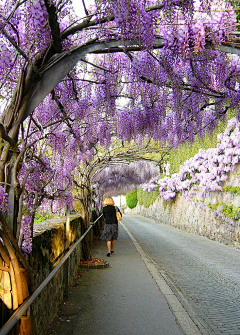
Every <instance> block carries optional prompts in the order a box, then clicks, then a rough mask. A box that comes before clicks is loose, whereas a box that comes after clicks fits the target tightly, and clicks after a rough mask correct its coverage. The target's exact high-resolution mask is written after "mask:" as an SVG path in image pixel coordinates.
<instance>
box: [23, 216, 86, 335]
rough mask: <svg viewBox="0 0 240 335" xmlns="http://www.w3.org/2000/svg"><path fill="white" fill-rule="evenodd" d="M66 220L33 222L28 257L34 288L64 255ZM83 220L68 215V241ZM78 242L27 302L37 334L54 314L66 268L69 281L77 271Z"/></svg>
mask: <svg viewBox="0 0 240 335" xmlns="http://www.w3.org/2000/svg"><path fill="white" fill-rule="evenodd" d="M65 222H66V220H65V218H63V219H53V220H49V221H45V222H42V223H40V224H36V225H34V238H33V250H32V253H31V256H30V259H29V262H30V266H31V267H32V269H33V274H34V289H36V288H37V287H38V286H39V285H40V284H41V283H42V282H43V281H44V279H45V278H46V277H47V276H48V275H49V273H50V272H51V271H52V270H53V268H54V266H56V265H57V264H58V262H59V261H60V259H61V256H62V255H64V243H65V230H64V224H65ZM82 224H83V220H82V218H81V217H80V216H76V215H75V216H71V218H70V232H69V242H70V244H71V243H74V241H77V240H78V239H79V238H80V237H81V225H82ZM81 250H82V247H81V243H80V244H79V245H78V246H77V248H76V249H75V250H74V252H73V253H72V254H71V256H70V258H69V261H68V263H65V264H64V265H63V266H62V267H61V269H60V270H59V271H58V272H57V273H56V275H55V276H54V278H53V279H52V280H51V281H50V282H49V284H48V285H47V286H46V287H45V289H44V290H43V291H42V293H41V294H40V295H39V296H38V297H37V299H36V300H35V301H34V303H33V304H32V305H31V313H32V315H33V318H34V320H35V325H34V327H35V332H36V334H38V335H44V334H46V331H47V329H48V328H49V325H50V324H51V322H52V321H53V320H54V318H55V316H56V315H57V312H58V309H59V306H60V304H61V303H62V301H63V299H64V291H65V281H66V276H65V273H64V271H68V284H69V286H71V285H72V284H73V281H74V278H76V276H77V273H78V265H79V263H80V259H81Z"/></svg>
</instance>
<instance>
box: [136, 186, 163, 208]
mask: <svg viewBox="0 0 240 335" xmlns="http://www.w3.org/2000/svg"><path fill="white" fill-rule="evenodd" d="M158 195H159V190H158V188H155V189H154V190H153V191H152V192H148V191H144V190H143V189H142V188H139V189H138V190H137V198H138V201H139V203H140V205H141V206H142V205H143V206H144V207H146V208H148V207H149V206H150V205H152V204H153V203H154V201H155V200H156V199H157V197H158Z"/></svg>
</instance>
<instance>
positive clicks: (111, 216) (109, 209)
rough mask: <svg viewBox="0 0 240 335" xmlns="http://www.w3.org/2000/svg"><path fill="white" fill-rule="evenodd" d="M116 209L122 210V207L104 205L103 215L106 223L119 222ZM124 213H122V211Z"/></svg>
mask: <svg viewBox="0 0 240 335" xmlns="http://www.w3.org/2000/svg"><path fill="white" fill-rule="evenodd" d="M116 211H118V212H120V209H119V208H118V207H115V206H110V205H107V206H104V207H103V216H104V218H105V223H106V224H117V223H118V221H117V217H116ZM120 214H121V215H122V213H121V212H120Z"/></svg>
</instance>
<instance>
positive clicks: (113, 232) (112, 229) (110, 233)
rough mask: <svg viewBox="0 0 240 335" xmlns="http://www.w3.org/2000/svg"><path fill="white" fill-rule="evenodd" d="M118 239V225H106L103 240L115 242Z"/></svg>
mask: <svg viewBox="0 0 240 335" xmlns="http://www.w3.org/2000/svg"><path fill="white" fill-rule="evenodd" d="M117 239H118V224H106V223H105V225H104V229H103V233H102V236H101V240H103V241H114V240H117Z"/></svg>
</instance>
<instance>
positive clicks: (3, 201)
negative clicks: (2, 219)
mask: <svg viewBox="0 0 240 335" xmlns="http://www.w3.org/2000/svg"><path fill="white" fill-rule="evenodd" d="M9 208H10V204H9V200H8V194H7V193H5V191H4V188H3V187H2V186H0V210H1V211H2V212H6V211H7V210H9Z"/></svg>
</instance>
